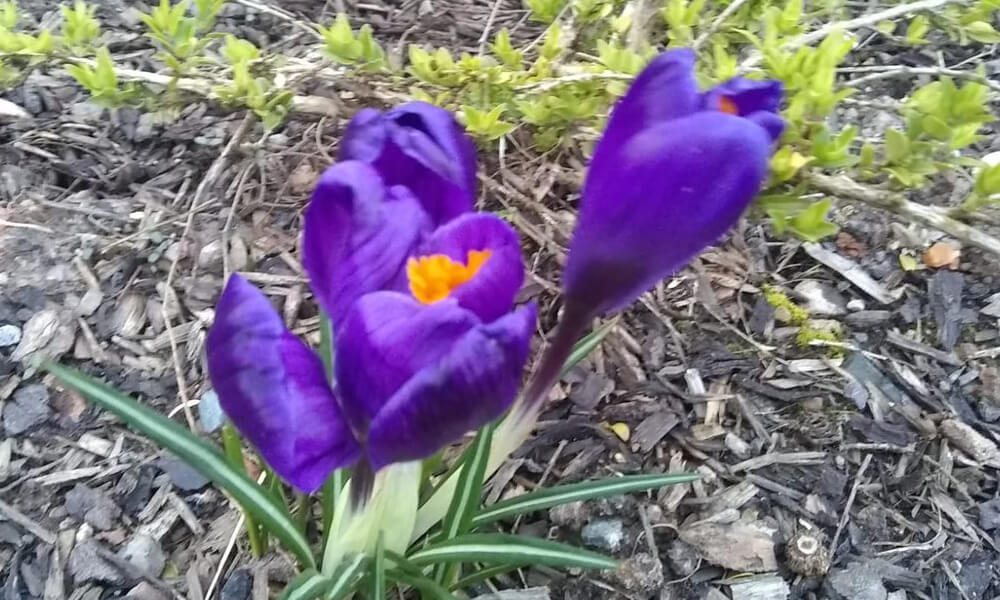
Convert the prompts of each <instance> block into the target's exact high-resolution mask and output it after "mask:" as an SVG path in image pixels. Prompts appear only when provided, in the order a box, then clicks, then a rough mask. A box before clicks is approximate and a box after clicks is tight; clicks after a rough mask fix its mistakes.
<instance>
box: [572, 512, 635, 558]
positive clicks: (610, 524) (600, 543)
mask: <svg viewBox="0 0 1000 600" xmlns="http://www.w3.org/2000/svg"><path fill="white" fill-rule="evenodd" d="M580 538H581V539H582V540H583V543H584V544H585V545H587V546H590V547H591V548H600V549H601V550H605V551H607V552H616V551H617V550H618V549H619V548H620V547H621V545H622V542H623V541H624V540H625V527H624V525H623V524H622V521H621V519H600V520H597V521H592V522H590V523H588V524H587V525H585V526H584V528H583V529H582V530H580Z"/></svg>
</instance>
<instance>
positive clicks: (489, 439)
mask: <svg viewBox="0 0 1000 600" xmlns="http://www.w3.org/2000/svg"><path fill="white" fill-rule="evenodd" d="M495 430H496V425H495V424H493V423H490V424H489V425H486V426H485V427H483V428H482V429H480V430H479V432H478V433H477V434H476V439H475V440H473V441H472V444H470V445H469V447H468V448H467V449H466V450H465V452H464V453H463V454H462V469H461V472H460V474H459V476H458V485H457V487H456V488H455V494H454V496H452V499H451V504H450V505H449V506H448V513H447V514H446V515H445V518H444V522H443V524H442V529H441V535H440V537H439V538H438V541H442V540H450V539H452V538H455V537H458V536H459V535H461V534H463V533H466V532H467V531H469V529H470V526H471V525H472V518H473V516H475V514H476V513H477V512H479V500H480V497H481V495H482V493H483V479H484V478H485V476H486V464H487V462H489V458H490V445H491V444H492V443H493V432H494V431H495Z"/></svg>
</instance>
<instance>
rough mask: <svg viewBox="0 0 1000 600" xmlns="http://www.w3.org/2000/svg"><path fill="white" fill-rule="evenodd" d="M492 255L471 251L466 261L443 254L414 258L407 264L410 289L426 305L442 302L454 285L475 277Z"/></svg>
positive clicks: (481, 251)
mask: <svg viewBox="0 0 1000 600" xmlns="http://www.w3.org/2000/svg"><path fill="white" fill-rule="evenodd" d="M489 257H490V251H489V250H469V255H468V258H467V259H466V263H465V264H462V263H460V262H455V261H453V260H451V259H450V258H448V257H447V256H445V255H443V254H434V255H431V256H421V257H420V258H411V259H410V260H409V261H407V263H406V278H407V279H409V281H410V292H412V293H413V297H414V298H416V299H417V300H419V301H420V302H422V303H424V304H434V303H435V302H440V301H442V300H444V299H445V298H447V297H448V296H449V295H450V294H451V292H452V291H453V290H454V289H455V288H457V287H458V286H460V285H462V284H463V283H465V282H467V281H469V280H470V279H472V278H473V277H475V276H476V273H478V272H479V269H480V268H481V267H482V266H483V264H485V263H486V260H487V259H488V258H489Z"/></svg>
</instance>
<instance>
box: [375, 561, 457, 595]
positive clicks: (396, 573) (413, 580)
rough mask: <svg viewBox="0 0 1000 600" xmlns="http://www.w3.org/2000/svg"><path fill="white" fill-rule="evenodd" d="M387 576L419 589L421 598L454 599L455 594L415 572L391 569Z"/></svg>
mask: <svg viewBox="0 0 1000 600" xmlns="http://www.w3.org/2000/svg"><path fill="white" fill-rule="evenodd" d="M389 578H390V579H392V580H393V581H398V582H399V583H402V584H403V585H408V586H410V587H412V588H414V589H416V590H419V591H420V594H421V598H436V599H437V600H456V599H455V596H452V595H451V594H450V593H449V592H448V590H446V589H444V588H443V587H441V586H440V585H438V584H437V583H435V582H434V581H431V580H430V579H428V578H426V577H424V576H422V575H419V574H417V573H411V572H408V571H403V570H401V569H391V570H390V571H389Z"/></svg>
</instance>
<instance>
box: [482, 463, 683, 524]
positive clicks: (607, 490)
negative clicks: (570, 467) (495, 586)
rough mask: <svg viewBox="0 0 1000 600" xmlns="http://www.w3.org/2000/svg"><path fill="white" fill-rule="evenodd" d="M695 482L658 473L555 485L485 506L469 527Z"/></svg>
mask: <svg viewBox="0 0 1000 600" xmlns="http://www.w3.org/2000/svg"><path fill="white" fill-rule="evenodd" d="M698 478H699V477H698V476H697V475H694V474H690V473H658V474H653V475H627V476H625V477H618V478H615V479H599V480H597V481H584V482H582V483H571V484H567V485H558V486H555V487H551V488H546V489H542V490H537V491H534V492H529V493H527V494H524V495H521V496H518V497H516V498H510V499H509V500H504V501H502V502H497V503H496V504H493V505H491V506H487V507H486V508H484V509H483V510H482V511H480V512H479V514H478V515H476V516H475V517H474V518H473V519H472V526H473V527H481V526H483V525H486V524H488V523H492V522H494V521H498V520H500V519H506V518H508V517H514V516H517V515H521V514H525V513H529V512H534V511H538V510H545V509H547V508H552V507H553V506H559V505H560V504H566V503H568V502H576V501H578V500H594V499H596V498H609V497H611V496H621V495H622V494H628V493H631V492H643V491H646V490H652V489H656V488H661V487H663V486H667V485H677V484H678V483H687V482H689V481H695V480H697V479H698Z"/></svg>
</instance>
